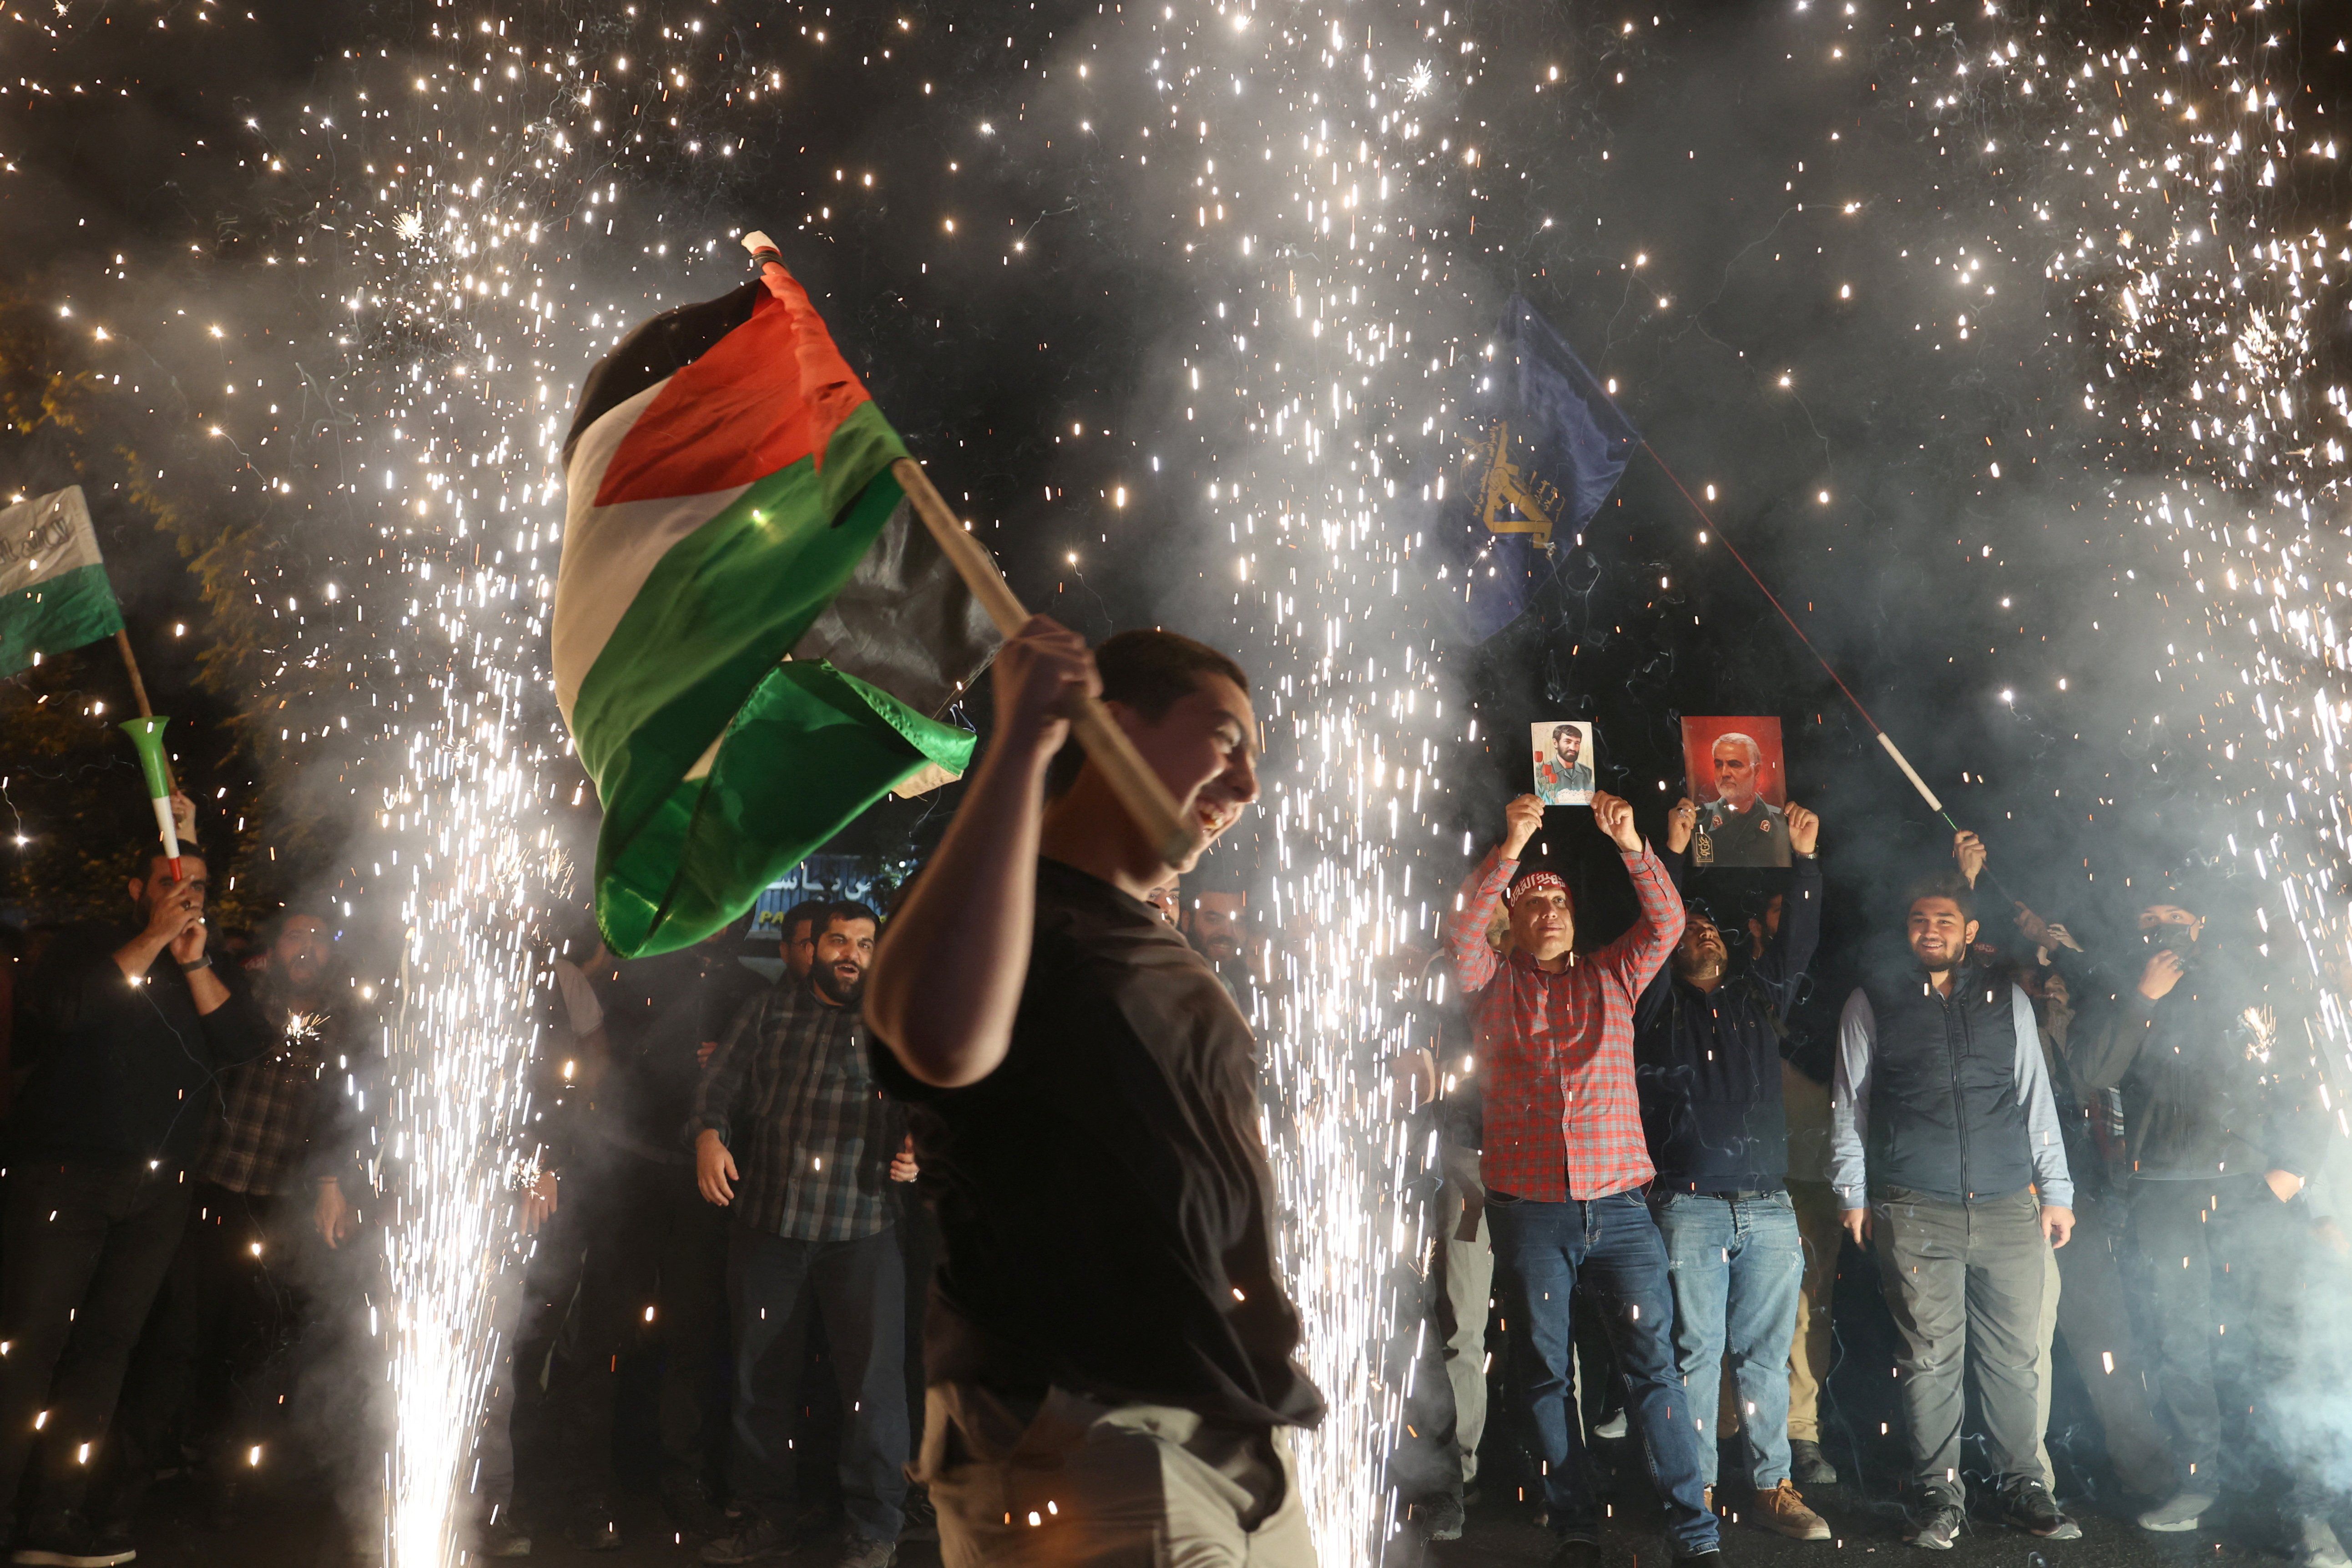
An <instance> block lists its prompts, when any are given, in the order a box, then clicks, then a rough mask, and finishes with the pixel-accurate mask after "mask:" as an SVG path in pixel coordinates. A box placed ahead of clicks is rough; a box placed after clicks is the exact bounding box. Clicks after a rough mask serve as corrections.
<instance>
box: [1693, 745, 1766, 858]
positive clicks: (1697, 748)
mask: <svg viewBox="0 0 2352 1568" xmlns="http://www.w3.org/2000/svg"><path fill="white" fill-rule="evenodd" d="M1759 737H1760V738H1759ZM1683 757H1684V762H1685V765H1686V766H1687V767H1688V768H1689V770H1690V778H1691V788H1692V789H1693V790H1694V791H1696V792H1698V793H1699V795H1701V801H1700V805H1699V811H1698V824H1697V828H1696V832H1695V833H1694V834H1693V836H1692V838H1691V864H1692V865H1694V866H1738V867H1761V866H1780V867H1785V866H1787V865H1788V864H1789V863H1790V848H1789V817H1788V813H1787V811H1786V810H1785V809H1784V805H1783V803H1782V802H1780V801H1776V800H1774V799H1772V798H1771V797H1772V796H1775V795H1780V792H1781V784H1780V779H1781V770H1780V721H1779V720H1778V719H1685V720H1684V721H1683ZM1710 785H1711V786H1712V788H1713V794H1714V798H1713V799H1712V800H1708V799H1706V798H1705V796H1706V793H1707V792H1708V789H1709V786H1710Z"/></svg>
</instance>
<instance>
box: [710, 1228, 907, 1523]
mask: <svg viewBox="0 0 2352 1568" xmlns="http://www.w3.org/2000/svg"><path fill="white" fill-rule="evenodd" d="M727 1287H728V1289H727V1300H728V1307H729V1310H730V1312H731V1314H732V1316H733V1319H734V1330H735V1466H734V1481H735V1490H736V1493H737V1495H739V1496H740V1497H741V1498H743V1499H744V1500H747V1501H749V1502H750V1503H751V1505H752V1506H753V1507H755V1508H757V1509H759V1510H761V1512H762V1513H765V1514H767V1515H768V1516H769V1517H770V1518H771V1519H773V1520H775V1521H778V1522H779V1523H783V1522H788V1521H790V1520H791V1518H792V1504H793V1458H794V1456H793V1431H794V1423H793V1416H794V1415H795V1414H796V1413H797V1411H798V1409H799V1406H800V1392H801V1386H800V1385H801V1367H802V1364H803V1357H804V1355H805V1352H806V1345H807V1339H806V1334H807V1328H808V1314H809V1313H810V1312H811V1311H812V1310H813V1311H814V1312H815V1313H816V1314H817V1315H818V1316H819V1317H821V1318H822V1319H823V1320H824V1331H825V1337H826V1338H827V1340H828V1341H829V1342H831V1346H832V1350H833V1358H832V1359H833V1372H834V1378H835V1383H836V1384H838V1386H839V1388H840V1390H841V1407H842V1420H841V1457H840V1466H841V1500H842V1506H843V1508H844V1510H845V1511H846V1512H847V1513H848V1515H849V1521H850V1523H851V1524H853V1525H855V1526H856V1528H857V1531H858V1533H859V1534H861V1535H864V1536H866V1537H867V1538H868V1539H870V1540H874V1541H890V1542H895V1541H897V1540H898V1531H899V1529H900V1528H901V1527H902V1526H903V1525H904V1524H905V1523H906V1518H905V1515H904V1512H903V1511H902V1510H903V1509H904V1507H905V1504H906V1500H907V1468H906V1467H907V1460H908V1458H910V1457H911V1456H910V1455H909V1453H908V1448H909V1447H910V1446H911V1441H912V1439H911V1437H910V1435H909V1433H908V1420H907V1378H906V1373H905V1371H904V1365H905V1356H906V1352H907V1330H906V1314H907V1281H906V1266H905V1264H904V1262H903V1261H902V1260H901V1258H899V1256H898V1235H897V1233H896V1232H895V1231H889V1230H885V1231H882V1232H880V1233H878V1234H877V1235H874V1236H869V1237H863V1238H861V1239H859V1240H856V1241H793V1240H789V1239H787V1238H785V1237H776V1236H769V1235H767V1234H765V1233H764V1232H761V1231H755V1230H751V1229H750V1228H748V1227H746V1226H740V1225H739V1226H730V1230H729V1235H728V1250H727Z"/></svg>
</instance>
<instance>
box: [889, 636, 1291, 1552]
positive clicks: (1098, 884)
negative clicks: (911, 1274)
mask: <svg viewBox="0 0 2352 1568" xmlns="http://www.w3.org/2000/svg"><path fill="white" fill-rule="evenodd" d="M991 679H992V680H993V682H994V685H995V702H996V722H995V729H994V732H993V734H992V736H991V737H990V741H989V749H988V753H987V755H986V757H985V758H984V759H983V760H982V763H981V764H980V766H979V767H978V768H977V769H976V770H974V772H973V773H972V776H971V784H969V785H968V786H967V790H966V794H965V795H964V799H963V805H962V806H961V808H960V809H959V810H958V811H957V813H956V818H955V821H954V823H953V824H952V825H950V827H949V829H948V832H947V835H946V837H945V838H944V839H943V840H942V841H941V842H940V848H939V852H938V854H936V855H934V856H933V857H932V858H931V860H930V863H929V865H928V866H927V867H925V868H924V869H923V871H922V874H921V876H920V877H919V879H918V880H917V881H916V883H915V885H914V888H913V889H912V891H911V892H910V894H909V895H908V898H907V900H906V902H905V903H904V905H903V906H902V907H901V909H900V910H899V912H898V918H897V919H896V920H895V921H893V922H892V924H891V928H890V933H889V937H888V939H887V941H886V942H884V944H883V947H882V951H881V952H880V954H879V955H878V957H877V961H876V964H875V969H874V980H873V984H872V985H871V987H870V988H869V989H868V991H867V994H866V1012H867V1016H869V1017H870V1018H871V1019H872V1021H873V1025H874V1032H875V1035H876V1037H877V1041H878V1043H879V1046H880V1047H887V1048H877V1049H876V1050H875V1051H874V1053H873V1055H874V1058H875V1064H876V1071H877V1076H878V1077H880V1078H881V1079H882V1080H883V1082H884V1083H885V1085H886V1086H887V1088H888V1089H890V1091H891V1093H892V1094H894V1095H897V1096H898V1097H899V1098H901V1099H904V1100H908V1101H909V1102H910V1103H911V1104H912V1106H913V1108H914V1110H913V1117H912V1119H913V1121H914V1126H915V1138H916V1148H917V1151H918V1152H919V1155H920V1157H921V1159H922V1162H923V1164H924V1168H925V1169H926V1171H927V1172H928V1173H929V1175H928V1176H927V1177H926V1184H927V1185H928V1187H929V1194H928V1195H929V1198H930V1200H931V1202H932V1205H933V1207H934V1209H935V1211H936V1212H937V1214H938V1215H939V1220H940V1234H941V1237H942V1240H943V1242H944V1247H943V1250H942V1255H941V1258H940V1265H939V1268H938V1270H937V1272H936V1273H935V1274H934V1275H933V1277H932V1286H931V1307H930V1314H929V1320H928V1323H927V1331H926V1334H925V1349H924V1360H925V1369H926V1371H927V1373H929V1378H930V1391H929V1414H928V1416H927V1418H926V1421H925V1424H924V1435H923V1451H922V1460H921V1465H920V1469H919V1473H920V1475H921V1478H922V1479H924V1480H925V1481H927V1482H928V1483H929V1487H930V1495H931V1500H932V1503H933V1504H934V1506H935V1507H936V1508H937V1510H938V1512H939V1521H940V1555H941V1556H942V1557H943V1558H944V1559H945V1562H946V1563H947V1568H977V1565H979V1564H982V1563H990V1564H1001V1563H1087V1564H1090V1565H1092V1568H1129V1565H1132V1568H1156V1565H1158V1564H1161V1563H1170V1562H1189V1561H1193V1560H1196V1559H1197V1560H1199V1561H1202V1562H1209V1561H1215V1562H1232V1563H1243V1562H1247V1563H1252V1564H1255V1565H1258V1568H1300V1565H1304V1564H1308V1563H1312V1562H1313V1561H1314V1555H1315V1549H1314V1542H1313V1539H1312V1537H1311V1536H1310V1535H1309V1533H1308V1530H1307V1511H1306V1509H1305V1506H1304V1505H1303V1503H1302V1501H1301V1500H1300V1499H1299V1496H1298V1490H1297V1480H1296V1471H1295V1469H1294V1468H1293V1465H1292V1462H1291V1457H1290V1449H1289V1445H1288V1441H1287V1438H1286V1435H1285V1428H1287V1427H1290V1426H1311V1425H1313V1424H1314V1423H1315V1422H1316V1421H1317V1420H1318V1419H1320V1417H1321V1415H1322V1409H1323V1402H1322V1397H1321V1395H1320V1394H1318V1393H1317V1392H1316V1389H1315V1386H1314V1384H1311V1383H1309V1382H1308V1381H1307V1376H1306V1374H1305V1373H1303V1372H1301V1371H1300V1370H1299V1368H1298V1366H1297V1363H1296V1361H1295V1360H1294V1359H1293V1357H1294V1353H1295V1352H1296V1351H1297V1347H1298V1340H1299V1324H1298V1314H1297V1310H1295V1309H1293V1307H1292V1306H1291V1304H1290V1302H1289V1300H1288V1299H1287V1298H1286V1296H1285V1294H1284V1292H1283V1289H1282V1286H1281V1283H1280V1281H1279V1280H1278V1279H1277V1278H1276V1272H1275V1263H1274V1246H1273V1239H1272V1218H1271V1211H1272V1203H1271V1196H1272V1194H1271V1187H1272V1179H1271V1176H1270V1173H1269V1172H1268V1169H1267V1165H1266V1159H1265V1150H1264V1148H1263V1146H1262V1145H1261V1143H1260V1142H1259V1138H1258V1128H1257V1123H1258V1101H1257V1092H1256V1085H1255V1071H1254V1068H1253V1067H1252V1065H1251V1064H1252V1060H1253V1056H1254V1046H1253V1042H1252V1040H1251V1037H1250V1032H1249V1026H1248V1025H1247V1024H1246V1023H1245V1022H1244V1019H1243V1017H1242V1015H1241V1013H1240V1011H1239V1010H1238V1009H1237V1008H1236V1007H1235V1006H1234V1003H1233V1001H1232V999H1231V998H1229V997H1228V996H1227V995H1226V994H1225V992H1224V990H1223V987H1221V986H1220V985H1219V984H1218V983H1217V978H1216V976H1215V974H1214V973H1212V972H1211V970H1210V968H1209V966H1208V964H1207V963H1205V962H1204V961H1203V960H1202V958H1201V956H1200V955H1199V954H1198V953H1197V952H1194V951H1193V950H1192V947H1191V946H1190V945H1188V944H1187V943H1186V942H1185V941H1184V939H1183V937H1182V936H1181V935H1180V934H1179V933H1178V932H1177V931H1174V930H1172V929H1171V927H1169V926H1168V925H1167V924H1166V923H1165V922H1164V921H1161V920H1160V916H1159V915H1158V913H1156V912H1155V911H1154V910H1153V909H1152V908H1151V906H1150V904H1149V903H1147V902H1146V901H1145V899H1146V896H1147V895H1148V894H1150V891H1151V890H1152V889H1155V888H1158V887H1161V886H1164V885H1165V884H1166V883H1167V882H1168V881H1170V880H1171V879H1172V878H1173V877H1174V876H1176V875H1177V874H1179V873H1181V872H1185V871H1189V870H1191V869H1192V866H1191V864H1190V863H1189V861H1188V863H1187V864H1183V865H1171V864H1169V863H1167V862H1166V861H1165V860H1163V859H1162V858H1160V852H1159V850H1158V849H1157V848H1155V847H1154V846H1153V843H1152V840H1151V839H1150V837H1148V836H1147V835H1145V834H1144V832H1143V831H1142V830H1141V829H1140V828H1139V827H1138V826H1136V825H1135V823H1134V822H1133V820H1132V819H1131V818H1129V816H1128V815H1127V812H1126V810H1125V809H1124V808H1123V807H1121V806H1120V805H1119V804H1118V798H1117V796H1116V795H1113V793H1112V791H1111V788H1110V785H1109V783H1108V780H1107V779H1106V778H1105V777H1104V776H1103V774H1102V773H1100V772H1099V771H1098V770H1097V767H1096V765H1095V763H1093V762H1092V761H1091V760H1090V759H1088V758H1087V757H1086V756H1085V754H1084V753H1083V752H1080V751H1079V750H1078V748H1077V747H1076V745H1075V744H1073V743H1071V742H1069V735H1068V731H1069V725H1068V723H1067V721H1066V719H1065V717H1064V716H1065V715H1066V713H1068V712H1069V711H1070V710H1071V708H1072V706H1073V704H1074V702H1075V701H1076V700H1077V699H1079V698H1080V697H1082V696H1084V695H1086V694H1089V693H1096V694H1099V695H1100V697H1101V698H1102V700H1103V704H1104V706H1105V707H1107V708H1108V710H1110V713H1111V715H1112V717H1113V718H1114V719H1115V720H1116V721H1118V724H1119V727H1120V728H1121V729H1123V730H1125V731H1127V733H1128V734H1129V737H1131V738H1132V739H1133V741H1134V742H1135V747H1136V750H1137V752H1139V754H1140V755H1141V756H1142V758H1143V760H1144V762H1145V763H1146V764H1147V765H1149V766H1150V768H1151V770H1152V771H1153V772H1154V773H1158V774H1159V776H1160V782H1161V783H1162V784H1166V785H1167V786H1168V791H1169V794H1170V795H1172V796H1173V797H1174V798H1175V800H1176V802H1177V804H1178V805H1179V806H1180V807H1181V809H1182V810H1183V811H1184V812H1185V813H1186V814H1187V815H1189V816H1191V818H1192V820H1193V821H1194V822H1196V823H1197V824H1198V825H1199V826H1200V828H1201V830H1202V836H1203V837H1204V838H1205V839H1208V840H1211V841H1213V840H1214V839H1215V838H1216V837H1217V836H1218V835H1219V834H1221V833H1223V831H1224V830H1225V829H1226V828H1228V827H1230V826H1233V824H1234V822H1235V821H1237V820H1238V819H1239V818H1240V816H1241V814H1242V812H1243V810H1244V808H1245V807H1247V806H1248V805H1249V804H1250V803H1251V802H1252V801H1254V800H1255V799H1256V798H1257V772H1256V757H1257V748H1258V731H1257V720H1256V717H1255V714H1254V713H1253V712H1252V710H1251V708H1250V700H1249V682H1248V679H1247V677H1245V676H1244V674H1243V672H1242V669H1241V667H1240V666H1238V665H1236V664H1235V663H1234V661H1233V660H1232V659H1230V658H1226V657H1225V656H1224V655H1223V654H1221V653H1218V652H1217V651H1216V650H1215V649H1213V648H1210V647H1203V646H1202V644H1200V643H1197V642H1194V641H1192V639H1191V638H1189V637H1178V636H1176V635H1175V634H1174V633H1171V632H1161V631H1149V632H1142V631H1137V632H1122V633H1120V634H1118V636H1116V637H1111V638H1110V639H1109V640H1108V641H1107V642H1105V643H1104V644H1103V646H1102V647H1101V648H1100V649H1099V650H1097V651H1096V652H1094V653H1092V654H1089V653H1088V652H1087V646H1086V644H1085V642H1084V641H1083V640H1081V639H1080V638H1079V637H1076V636H1075V635H1074V634H1072V633H1071V632H1069V631H1066V630H1065V629H1064V628H1063V627H1061V626H1056V625H1055V623H1054V622H1052V621H1050V620H1047V619H1045V617H1043V616H1039V617H1037V618H1034V619H1033V620H1031V621H1030V622H1029V623H1028V625H1027V626H1024V627H1023V628H1022V630H1021V632H1020V634H1019V635H1018V636H1016V637H1013V639H1012V640H1011V641H1010V642H1007V643H1006V644H1005V645H1004V650H1003V653H1001V654H999V655H998V656H997V660H996V667H995V670H994V673H993V675H992V678H991Z"/></svg>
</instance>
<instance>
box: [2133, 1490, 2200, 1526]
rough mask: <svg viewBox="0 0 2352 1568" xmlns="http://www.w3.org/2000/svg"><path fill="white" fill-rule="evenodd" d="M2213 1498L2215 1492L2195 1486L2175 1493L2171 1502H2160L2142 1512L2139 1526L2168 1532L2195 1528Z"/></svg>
mask: <svg viewBox="0 0 2352 1568" xmlns="http://www.w3.org/2000/svg"><path fill="white" fill-rule="evenodd" d="M2213 1499H2214V1494H2213V1493H2211V1492H2209V1491H2200V1490H2199V1489H2197V1488H2194V1487H2191V1488H2189V1489H2187V1490H2185V1491H2180V1492H2177V1493H2175V1494H2174V1495H2173V1498H2172V1500H2171V1501H2170V1502H2160V1503H2158V1504H2157V1505H2156V1506H2155V1507H2154V1508H2152V1509H2149V1510H2147V1512H2146V1513H2144V1514H2141V1515H2140V1516H2139V1527H2140V1528H2141V1529H2142V1530H2158V1531H2166V1532H2167V1533H2169V1532H2171V1531H2181V1530H2194V1529H2196V1528H2197V1521H2199V1520H2200V1519H2203V1518H2204V1517H2205V1510H2207V1509H2209V1508H2211V1507H2212V1506H2213Z"/></svg>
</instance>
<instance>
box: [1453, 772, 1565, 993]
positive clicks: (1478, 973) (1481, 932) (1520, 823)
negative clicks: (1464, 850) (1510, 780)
mask: <svg viewBox="0 0 2352 1568" xmlns="http://www.w3.org/2000/svg"><path fill="white" fill-rule="evenodd" d="M1541 826H1543V802H1542V801H1540V800H1538V799H1537V798H1536V797H1535V796H1534V795H1521V796H1519V797H1518V798H1517V800H1514V801H1513V802H1511V804H1510V805H1507V806H1505V807H1504V808H1503V841H1502V842H1501V843H1500V844H1497V845H1496V846H1495V847H1494V848H1493V849H1491V850H1489V851H1488V852H1487V855H1486V858H1485V859H1484V860H1481V861H1479V862H1478V868H1477V869H1476V870H1475V871H1473V872H1471V873H1470V875H1469V877H1468V878H1467V879H1465V880H1464V881H1463V884H1462V892H1461V895H1460V896H1459V897H1458V898H1456V899H1455V900H1454V904H1455V906H1456V907H1455V909H1454V914H1453V917H1452V918H1451V919H1450V920H1448V921H1446V922H1445V946H1446V952H1447V953H1448V955H1449V956H1450V957H1451V958H1452V959H1453V961H1454V984H1456V985H1457V986H1459V987H1461V989H1462V994H1464V995H1465V996H1469V995H1473V994H1476V993H1477V992H1480V991H1484V990H1485V989H1486V987H1487V986H1488V985H1489V984H1492V983H1493V981H1494V978H1495V971H1496V969H1497V968H1498V967H1500V965H1499V963H1498V961H1497V960H1496V957H1495V949H1494V945H1493V944H1492V943H1491V942H1488V941H1487V940H1486V928H1487V927H1489V926H1491V925H1493V924H1494V923H1495V909H1496V905H1498V904H1500V903H1501V902H1502V901H1503V895H1504V893H1506V892H1507V891H1508V890H1509V889H1510V886H1511V879H1512V878H1513V877H1514V876H1516V875H1517V874H1518V869H1519V856H1520V855H1521V854H1523V853H1524V852H1525V851H1526V849H1527V847H1528V839H1530V838H1533V837H1535V836H1536V829H1538V828H1539V827H1541Z"/></svg>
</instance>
